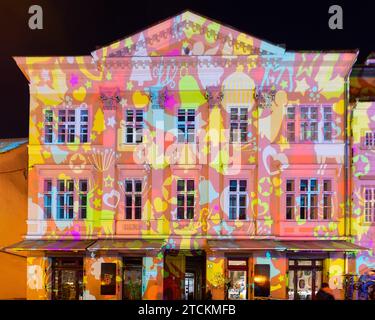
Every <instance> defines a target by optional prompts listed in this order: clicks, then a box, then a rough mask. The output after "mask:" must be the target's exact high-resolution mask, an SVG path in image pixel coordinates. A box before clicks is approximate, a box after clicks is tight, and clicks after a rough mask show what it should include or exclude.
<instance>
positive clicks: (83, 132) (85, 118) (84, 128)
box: [79, 109, 89, 143]
mask: <svg viewBox="0 0 375 320" xmlns="http://www.w3.org/2000/svg"><path fill="white" fill-rule="evenodd" d="M88 122H89V114H88V110H86V109H83V110H81V113H80V131H79V141H80V142H81V143H86V142H88V128H89V124H88Z"/></svg>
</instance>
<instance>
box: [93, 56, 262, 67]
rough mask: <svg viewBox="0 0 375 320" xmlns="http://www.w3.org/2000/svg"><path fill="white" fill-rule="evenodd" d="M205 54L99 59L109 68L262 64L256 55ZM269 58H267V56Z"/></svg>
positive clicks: (101, 65)
mask: <svg viewBox="0 0 375 320" xmlns="http://www.w3.org/2000/svg"><path fill="white" fill-rule="evenodd" d="M202 57H205V56H177V57H175V56H174V57H158V56H154V57H137V59H133V58H132V57H115V58H112V57H107V58H106V59H105V60H103V61H98V67H99V68H102V67H105V68H107V69H132V68H136V69H138V68H140V69H145V70H146V69H148V68H154V67H159V66H164V67H172V68H181V67H192V68H197V67H199V68H211V67H214V68H217V67H222V68H231V67H238V66H244V67H245V66H246V67H248V66H250V67H251V68H254V67H256V66H257V65H259V66H260V65H261V63H260V62H259V57H258V56H254V55H243V56H207V57H209V59H202ZM265 59H267V58H265Z"/></svg>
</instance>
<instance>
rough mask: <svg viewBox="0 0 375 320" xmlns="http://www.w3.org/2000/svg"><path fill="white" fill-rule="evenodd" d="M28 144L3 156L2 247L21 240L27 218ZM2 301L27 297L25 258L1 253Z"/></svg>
mask: <svg viewBox="0 0 375 320" xmlns="http://www.w3.org/2000/svg"><path fill="white" fill-rule="evenodd" d="M26 175H27V145H26V144H23V145H21V146H20V147H18V148H16V149H12V150H9V151H6V152H4V153H0V235H1V236H0V248H2V247H5V246H7V245H11V244H14V243H16V242H19V241H21V240H22V236H23V235H25V234H26V223H25V221H26V219H27V180H26ZM0 284H1V285H0V299H25V298H26V258H25V257H22V256H16V255H11V254H8V253H4V252H0Z"/></svg>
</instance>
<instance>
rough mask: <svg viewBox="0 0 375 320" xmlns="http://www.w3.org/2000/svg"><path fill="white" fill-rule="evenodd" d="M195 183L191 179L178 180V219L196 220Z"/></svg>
mask: <svg viewBox="0 0 375 320" xmlns="http://www.w3.org/2000/svg"><path fill="white" fill-rule="evenodd" d="M194 211H195V183H194V180H191V179H179V180H177V219H194Z"/></svg>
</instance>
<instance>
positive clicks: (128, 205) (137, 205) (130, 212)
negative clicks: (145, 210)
mask: <svg viewBox="0 0 375 320" xmlns="http://www.w3.org/2000/svg"><path fill="white" fill-rule="evenodd" d="M125 219H129V220H130V219H137V220H139V219H142V180H139V179H126V180H125Z"/></svg>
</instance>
